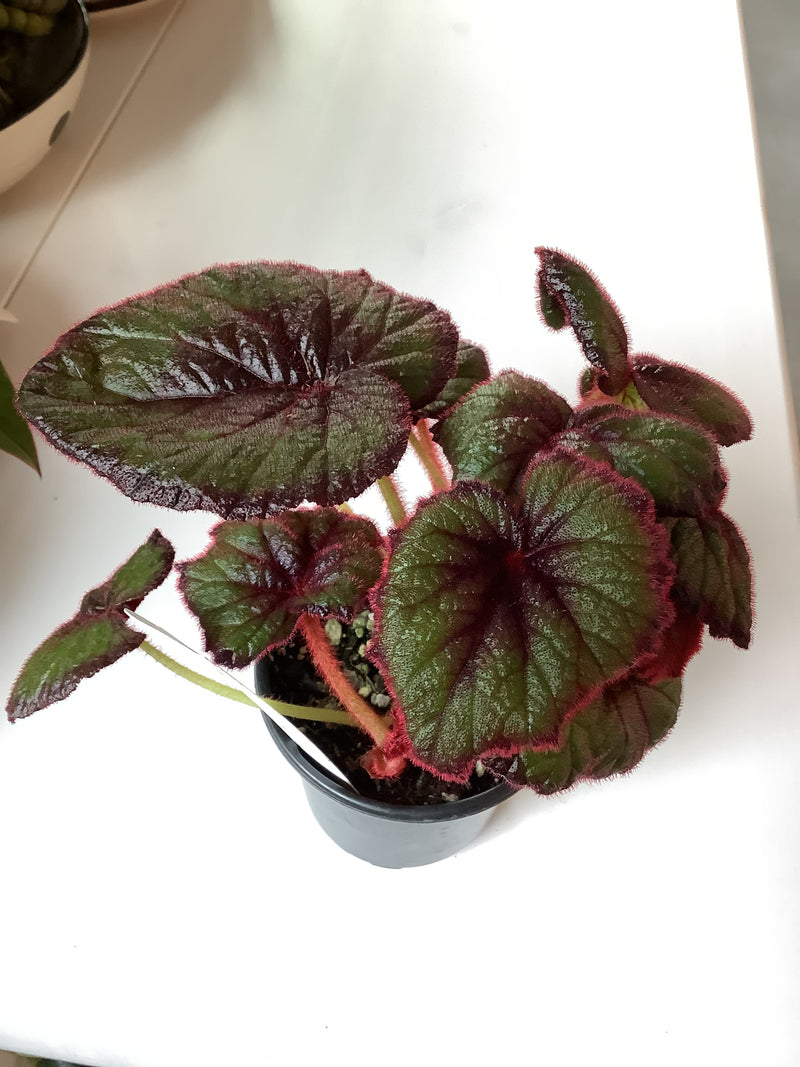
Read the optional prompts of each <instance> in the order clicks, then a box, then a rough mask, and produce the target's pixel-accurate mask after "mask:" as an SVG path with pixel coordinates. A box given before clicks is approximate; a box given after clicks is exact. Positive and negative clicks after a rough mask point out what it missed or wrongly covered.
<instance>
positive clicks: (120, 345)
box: [19, 263, 458, 518]
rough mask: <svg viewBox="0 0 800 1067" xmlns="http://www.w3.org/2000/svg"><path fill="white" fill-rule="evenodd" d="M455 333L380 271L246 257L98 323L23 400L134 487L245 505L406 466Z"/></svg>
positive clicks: (145, 496) (72, 337)
mask: <svg viewBox="0 0 800 1067" xmlns="http://www.w3.org/2000/svg"><path fill="white" fill-rule="evenodd" d="M457 344H458V333H457V331H456V328H455V326H454V325H453V323H452V322H451V320H450V317H449V316H448V315H447V314H446V313H445V312H443V311H440V310H439V309H438V308H436V307H435V306H434V305H433V304H431V303H430V302H428V301H424V300H416V299H414V298H412V297H408V296H404V295H402V294H400V293H397V292H396V291H395V290H393V289H391V288H389V287H388V286H385V285H382V284H381V283H379V282H375V281H374V280H373V279H372V278H371V277H370V276H369V274H367V273H366V272H365V271H353V272H346V273H337V272H334V271H318V270H314V269H313V268H310V267H301V266H298V265H296V264H286V263H283V264H281V263H252V264H238V265H236V264H235V265H232V266H227V267H214V268H212V269H210V270H207V271H205V272H203V273H201V274H196V275H191V276H189V277H186V278H183V279H182V280H180V281H178V282H174V283H171V284H170V285H166V286H164V287H162V288H160V289H156V290H154V291H153V292H152V293H149V294H147V295H145V296H140V297H136V298H135V299H132V300H128V301H125V302H124V303H122V304H119V305H118V306H116V307H114V308H111V309H109V310H106V311H102V312H100V313H99V314H97V315H94V316H93V317H92V318H90V319H87V320H86V321H85V322H83V323H81V324H80V325H78V326H76V327H75V328H74V329H72V330H70V331H69V332H68V333H67V334H65V335H64V336H63V337H62V338H61V339H60V340H59V341H58V342H57V344H56V346H55V348H54V349H53V350H52V352H51V353H50V354H49V355H47V356H45V358H44V359H42V360H40V361H39V363H37V364H36V365H35V366H34V367H33V369H32V370H31V371H30V373H29V374H28V375H27V377H26V378H25V380H24V382H23V384H22V387H21V389H20V393H19V401H20V405H21V408H22V410H23V412H24V414H25V415H26V417H27V418H29V419H30V420H31V421H32V422H33V423H34V424H35V425H37V426H38V427H39V428H40V429H41V430H42V432H43V433H44V434H45V435H46V436H47V437H48V438H49V439H50V441H51V442H52V443H53V444H55V445H56V447H58V448H60V449H61V450H62V451H63V452H65V453H66V454H67V455H70V456H72V457H74V458H76V459H78V460H80V461H82V462H84V463H87V464H88V465H89V466H91V467H92V468H94V470H96V471H97V472H98V473H100V474H102V475H103V476H104V477H107V478H109V479H110V480H111V481H112V482H113V483H114V484H115V485H117V486H118V488H120V489H121V490H122V492H124V493H126V494H127V495H128V496H130V497H132V498H133V499H135V500H145V501H148V502H151V503H155V504H160V505H162V506H165V507H172V508H176V509H177V510H181V511H184V510H189V509H193V508H208V509H210V510H213V511H217V512H219V513H220V514H221V515H223V516H225V517H237V518H246V517H250V516H253V515H264V514H267V513H269V512H270V511H272V510H275V509H277V508H281V507H290V506H293V505H296V504H299V503H301V502H302V501H303V500H305V499H310V500H315V501H317V502H318V503H321V504H334V503H340V502H341V501H343V500H345V499H347V498H348V497H350V496H354V495H357V494H358V493H360V492H361V491H363V490H364V489H366V488H367V487H368V486H369V485H370V484H371V483H372V482H373V481H375V480H376V479H377V478H379V477H382V476H383V475H386V474H389V473H391V471H392V470H394V468H395V467H396V465H397V463H398V462H399V460H400V458H401V456H402V455H403V452H404V450H405V447H406V443H407V440H408V434H409V431H410V428H411V424H412V412H414V411H416V410H419V409H421V408H424V407H425V406H426V405H427V404H429V403H431V402H432V401H433V400H435V398H436V397H437V396H438V395H439V393H440V391H441V390H442V388H443V387H444V386H445V384H446V382H447V381H448V380H449V379H450V378H451V377H452V375H453V373H454V372H455V366H456V347H457Z"/></svg>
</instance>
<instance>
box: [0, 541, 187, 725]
mask: <svg viewBox="0 0 800 1067" xmlns="http://www.w3.org/2000/svg"><path fill="white" fill-rule="evenodd" d="M174 555H175V553H174V550H173V548H172V545H171V544H170V543H169V541H167V540H166V538H165V537H163V536H162V535H161V533H159V531H158V530H154V531H153V533H152V534H151V535H150V537H149V538H148V540H147V541H146V542H145V543H144V544H143V545H141V546H140V547H139V548H138V549H137V550H136V552H134V554H133V555H132V556H131V557H130V559H129V560H128V561H127V562H126V563H123V564H122V566H121V567H120V568H119V569H118V570H117V571H116V572H115V573H114V574H113V575H112V576H111V577H110V578H109V579H108V581H107V582H105V583H104V584H103V585H101V586H99V587H98V588H97V589H93V590H92V591H91V592H90V593H87V594H86V596H85V597H84V598H83V602H82V603H81V607H80V609H79V611H78V612H77V614H76V615H74V616H73V618H72V619H70V621H69V622H67V623H65V624H64V625H63V626H60V627H59V628H58V629H57V630H56V631H55V632H54V633H52V634H51V635H50V637H48V638H47V639H46V640H45V641H44V642H43V643H42V644H41V645H40V646H39V647H38V648H37V649H36V650H35V652H33V653H32V655H31V656H30V657H29V658H28V660H27V662H26V663H25V665H24V667H23V668H22V670H21V671H20V674H19V677H18V678H17V680H16V682H15V683H14V686H13V688H12V690H11V694H10V696H9V698H8V702H7V704H6V713H7V715H8V717H9V719H10V720H11V721H12V722H14V721H15V720H16V719H23V718H25V717H26V716H27V715H32V714H33V712H35V711H39V710H40V709H41V708H45V707H47V706H48V705H49V704H54V703H55V702H56V701H57V700H63V699H64V697H67V696H69V694H70V693H71V692H72V691H73V690H74V689H75V688H76V686H77V685H78V684H79V683H80V682H81V681H83V679H84V678H91V677H92V675H93V674H96V673H97V672H98V671H99V670H102V668H103V667H108V666H110V664H112V663H115V662H116V661H117V660H118V659H120V657H121V656H124V655H125V654H126V653H127V652H131V651H132V650H133V649H134V648H138V647H139V645H140V644H141V643H142V641H144V634H141V633H136V632H135V631H134V630H131V629H130V627H129V626H128V619H127V616H126V615H125V611H124V609H125V608H126V607H130V608H135V607H137V606H138V604H139V603H140V601H141V600H142V599H143V598H144V597H145V596H146V595H147V593H149V592H151V591H152V590H153V589H155V588H156V587H157V586H158V585H160V583H161V582H162V581H163V580H164V578H166V576H167V574H168V573H169V571H170V568H171V567H172V561H173V558H174Z"/></svg>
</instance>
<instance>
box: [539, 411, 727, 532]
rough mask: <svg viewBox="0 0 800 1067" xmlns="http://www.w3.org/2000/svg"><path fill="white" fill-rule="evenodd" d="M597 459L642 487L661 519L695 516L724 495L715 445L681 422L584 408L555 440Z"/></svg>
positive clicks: (648, 414)
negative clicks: (604, 457)
mask: <svg viewBox="0 0 800 1067" xmlns="http://www.w3.org/2000/svg"><path fill="white" fill-rule="evenodd" d="M560 440H561V442H562V443H563V444H564V445H565V446H568V447H569V448H572V449H575V450H576V451H579V452H581V453H587V454H590V455H593V456H597V455H598V453H597V449H598V448H600V449H602V450H603V451H604V452H605V453H607V455H608V456H609V457H610V462H611V463H612V465H613V466H614V468H615V469H616V470H617V472H618V473H619V474H622V475H623V476H624V477H626V478H633V479H634V480H635V481H637V482H638V483H639V484H640V485H641V486H642V487H643V488H644V489H646V490H647V491H648V492H649V493H650V494H651V496H652V497H653V499H654V500H655V502H656V507H657V508H658V509H659V511H660V512H661V513H662V514H666V515H697V514H700V513H702V512H703V511H705V510H706V509H707V508H710V507H712V508H713V507H716V506H717V505H718V504H719V502H720V500H721V499H722V496H723V494H724V492H725V486H726V480H725V475H724V474H723V471H722V464H721V462H720V457H719V450H718V449H717V446H716V444H715V443H714V441H712V440H711V438H710V437H708V436H707V435H706V434H705V433H703V432H702V431H701V430H699V429H698V428H697V427H695V426H692V425H691V424H689V423H687V422H685V421H684V420H683V419H678V418H674V417H673V416H671V415H661V414H658V413H656V412H638V411H636V412H634V411H628V410H626V409H625V408H621V407H620V406H618V405H602V406H596V407H590V408H586V409H585V410H583V411H581V412H579V413H578V414H577V415H576V416H575V418H574V419H573V422H572V429H571V430H569V431H567V433H566V434H564V435H563V437H562V438H561V439H560Z"/></svg>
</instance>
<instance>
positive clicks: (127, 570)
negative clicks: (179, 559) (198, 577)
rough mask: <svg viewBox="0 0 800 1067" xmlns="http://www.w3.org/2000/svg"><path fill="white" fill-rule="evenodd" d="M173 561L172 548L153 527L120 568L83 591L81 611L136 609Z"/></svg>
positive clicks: (92, 613)
mask: <svg viewBox="0 0 800 1067" xmlns="http://www.w3.org/2000/svg"><path fill="white" fill-rule="evenodd" d="M174 561H175V549H174V548H173V547H172V545H171V544H170V543H169V541H168V540H167V539H166V537H164V535H163V534H162V533H161V531H160V530H153V532H152V533H151V534H150V536H149V537H148V539H147V540H146V541H145V543H144V544H143V545H140V546H139V548H137V549H136V551H135V552H134V553H133V555H132V556H131V558H130V559H129V560H127V561H126V562H125V563H123V564H122V566H121V567H120V568H119V570H117V571H115V572H114V574H112V575H111V577H110V578H109V579H108V581H107V582H104V583H103V585H101V586H98V588H97V589H92V590H91V591H90V592H88V593H87V594H86V596H85V597H84V598H83V600H82V601H81V606H80V613H81V614H87V615H96V614H98V613H101V612H106V611H121V612H123V613H124V611H125V608H130V609H131V611H135V610H136V608H138V606H139V605H140V604H141V602H142V601H143V600H144V598H145V597H146V596H147V594H148V593H152V591H153V590H154V589H157V588H158V587H159V586H160V585H161V583H162V582H163V581H164V579H165V578H166V577H167V575H168V574H169V572H170V571H171V570H172V564H173V563H174Z"/></svg>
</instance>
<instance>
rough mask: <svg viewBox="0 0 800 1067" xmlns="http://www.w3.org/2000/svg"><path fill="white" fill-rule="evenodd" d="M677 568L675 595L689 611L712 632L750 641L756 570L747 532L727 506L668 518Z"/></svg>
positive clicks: (735, 640) (739, 641)
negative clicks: (744, 536)
mask: <svg viewBox="0 0 800 1067" xmlns="http://www.w3.org/2000/svg"><path fill="white" fill-rule="evenodd" d="M664 526H665V527H666V528H667V530H668V531H669V533H670V537H671V541H672V557H673V559H674V561H675V565H676V567H677V574H676V577H675V588H674V593H673V595H674V596H675V599H676V601H677V602H678V603H679V604H680V605H681V607H682V608H684V610H686V611H689V612H694V613H695V614H697V615H699V616H700V618H701V619H703V620H704V621H705V622H707V623H708V629H709V632H710V633H711V636H712V637H729V638H730V639H731V641H733V643H734V644H735V645H738V646H739V648H747V647H748V645H749V644H750V629H751V626H752V622H753V612H752V575H751V570H750V556H749V553H748V551H747V546H746V545H745V543H744V541H743V540H742V537H741V534H740V533H739V531H738V530H737V529H736V526H735V525H734V524H733V523H732V522H731V520H730V519H729V518H728V517H727V516H726V515H723V514H722V512H721V511H714V512H709V513H708V514H706V515H702V516H700V517H698V518H680V519H665V520H664Z"/></svg>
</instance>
